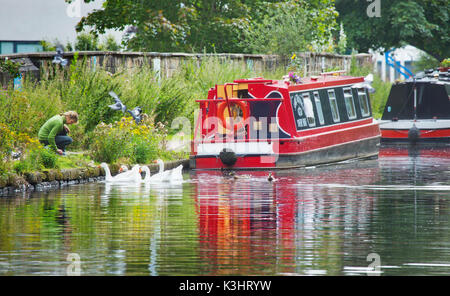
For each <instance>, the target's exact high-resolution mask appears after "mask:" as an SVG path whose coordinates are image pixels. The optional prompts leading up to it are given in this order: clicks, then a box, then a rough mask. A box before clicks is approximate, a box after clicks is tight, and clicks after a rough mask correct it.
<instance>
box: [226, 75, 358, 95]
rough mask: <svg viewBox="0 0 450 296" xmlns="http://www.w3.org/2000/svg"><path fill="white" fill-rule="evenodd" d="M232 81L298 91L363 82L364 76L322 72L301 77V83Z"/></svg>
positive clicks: (256, 79) (250, 80)
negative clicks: (318, 74)
mask: <svg viewBox="0 0 450 296" xmlns="http://www.w3.org/2000/svg"><path fill="white" fill-rule="evenodd" d="M233 82H234V83H237V84H265V85H269V86H274V87H277V88H284V89H287V90H288V91H298V90H307V89H315V88H324V87H333V86H341V85H342V86H343V85H348V84H354V83H359V82H364V77H352V76H342V75H339V76H337V75H328V74H325V75H324V74H322V75H320V76H311V77H304V78H301V83H298V84H292V83H291V82H289V81H286V80H270V79H264V78H259V77H258V78H250V79H238V80H234V81H233Z"/></svg>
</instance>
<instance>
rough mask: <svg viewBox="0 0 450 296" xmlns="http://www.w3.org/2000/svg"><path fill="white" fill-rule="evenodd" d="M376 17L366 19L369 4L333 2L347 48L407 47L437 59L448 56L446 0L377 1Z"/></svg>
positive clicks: (449, 11) (449, 30)
mask: <svg viewBox="0 0 450 296" xmlns="http://www.w3.org/2000/svg"><path fill="white" fill-rule="evenodd" d="M380 3H381V13H380V14H381V15H380V17H369V16H368V14H367V8H368V6H369V5H370V2H367V1H360V0H336V8H337V10H338V11H339V21H341V22H343V23H344V27H345V30H346V32H347V34H348V42H349V45H350V46H351V47H353V48H356V49H358V50H359V51H363V52H364V51H367V50H368V49H369V48H377V49H378V48H384V49H390V48H392V47H398V46H401V45H403V44H410V45H413V46H415V47H417V48H419V49H422V50H423V51H425V52H427V53H428V54H430V55H431V56H433V57H435V58H436V59H438V60H440V61H441V60H442V59H444V58H446V57H448V56H449V48H450V26H449V24H450V19H449V14H450V2H449V1H448V0H408V1H405V0H390V1H385V0H380Z"/></svg>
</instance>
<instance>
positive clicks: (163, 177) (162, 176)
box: [148, 159, 170, 183]
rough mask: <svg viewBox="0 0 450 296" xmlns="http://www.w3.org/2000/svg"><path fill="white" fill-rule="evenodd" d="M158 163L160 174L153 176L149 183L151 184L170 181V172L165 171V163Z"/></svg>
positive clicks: (159, 161)
mask: <svg viewBox="0 0 450 296" xmlns="http://www.w3.org/2000/svg"><path fill="white" fill-rule="evenodd" d="M156 163H158V164H159V172H157V173H156V174H154V175H153V176H151V177H150V179H149V180H148V181H149V182H151V183H155V182H164V181H168V178H169V177H170V176H169V174H170V171H164V162H163V161H162V160H161V159H157V160H156Z"/></svg>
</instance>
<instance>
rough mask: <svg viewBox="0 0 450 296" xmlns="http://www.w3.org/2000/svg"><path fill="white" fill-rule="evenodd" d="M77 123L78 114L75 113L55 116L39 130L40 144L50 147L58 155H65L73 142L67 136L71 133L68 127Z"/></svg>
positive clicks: (69, 112)
mask: <svg viewBox="0 0 450 296" xmlns="http://www.w3.org/2000/svg"><path fill="white" fill-rule="evenodd" d="M77 122H78V114H77V112H75V111H68V112H66V113H62V114H59V115H55V116H53V117H52V118H50V119H49V120H47V122H46V123H44V125H43V126H42V127H41V129H40V130H39V133H38V138H39V142H41V143H42V144H43V145H45V146H47V145H49V146H50V148H51V149H52V150H53V151H55V152H57V153H58V154H60V155H65V149H66V146H67V145H69V144H70V143H72V141H73V140H72V138H71V137H69V136H67V134H68V133H69V132H70V130H69V128H68V127H67V125H69V124H74V123H77ZM66 124H67V125H66Z"/></svg>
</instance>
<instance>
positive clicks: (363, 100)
mask: <svg viewBox="0 0 450 296" xmlns="http://www.w3.org/2000/svg"><path fill="white" fill-rule="evenodd" d="M358 99H359V105H360V106H361V114H362V116H363V117H367V116H369V115H370V107H369V99H368V98H367V94H366V89H364V88H358Z"/></svg>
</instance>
